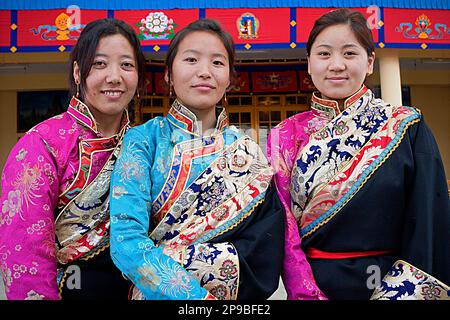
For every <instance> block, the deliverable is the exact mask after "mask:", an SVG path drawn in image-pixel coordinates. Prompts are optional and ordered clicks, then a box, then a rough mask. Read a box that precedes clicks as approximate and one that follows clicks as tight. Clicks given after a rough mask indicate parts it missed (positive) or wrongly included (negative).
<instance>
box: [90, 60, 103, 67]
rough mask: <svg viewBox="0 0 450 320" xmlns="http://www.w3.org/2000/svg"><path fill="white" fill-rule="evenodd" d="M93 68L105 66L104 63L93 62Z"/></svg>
mask: <svg viewBox="0 0 450 320" xmlns="http://www.w3.org/2000/svg"><path fill="white" fill-rule="evenodd" d="M93 66H94V67H104V66H106V63H105V62H104V61H94V64H93Z"/></svg>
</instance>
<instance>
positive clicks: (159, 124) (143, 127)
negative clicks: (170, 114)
mask: <svg viewBox="0 0 450 320" xmlns="http://www.w3.org/2000/svg"><path fill="white" fill-rule="evenodd" d="M165 126H167V120H166V118H163V117H155V118H153V119H150V120H148V121H147V122H145V123H143V124H140V125H137V126H134V127H131V128H130V129H128V131H127V133H126V134H125V137H126V138H128V139H129V138H130V137H136V136H138V137H142V138H145V139H148V138H149V137H150V136H151V134H153V133H154V132H155V131H158V130H160V129H161V128H163V127H165Z"/></svg>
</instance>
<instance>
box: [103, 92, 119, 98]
mask: <svg viewBox="0 0 450 320" xmlns="http://www.w3.org/2000/svg"><path fill="white" fill-rule="evenodd" d="M103 93H104V94H105V95H107V96H110V97H118V96H120V95H121V93H122V92H120V91H103Z"/></svg>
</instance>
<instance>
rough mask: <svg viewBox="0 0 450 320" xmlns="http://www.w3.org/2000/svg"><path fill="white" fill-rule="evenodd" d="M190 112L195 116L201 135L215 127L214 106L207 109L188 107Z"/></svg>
mask: <svg viewBox="0 0 450 320" xmlns="http://www.w3.org/2000/svg"><path fill="white" fill-rule="evenodd" d="M189 109H190V110H191V111H192V113H194V114H195V116H196V117H197V121H198V124H199V129H200V130H201V134H202V135H206V134H208V133H209V132H211V131H213V130H214V128H215V127H216V121H217V119H216V107H213V108H209V109H207V110H198V109H193V108H189Z"/></svg>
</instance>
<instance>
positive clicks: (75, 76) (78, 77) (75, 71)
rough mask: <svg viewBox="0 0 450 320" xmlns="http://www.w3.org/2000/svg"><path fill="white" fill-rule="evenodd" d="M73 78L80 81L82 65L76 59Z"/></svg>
mask: <svg viewBox="0 0 450 320" xmlns="http://www.w3.org/2000/svg"><path fill="white" fill-rule="evenodd" d="M73 78H74V79H75V83H78V84H79V83H80V82H81V81H80V78H81V77H80V67H79V66H78V63H77V62H76V61H74V62H73Z"/></svg>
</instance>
